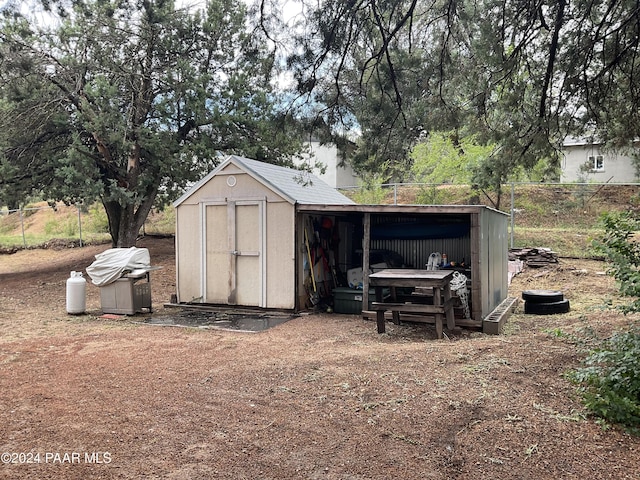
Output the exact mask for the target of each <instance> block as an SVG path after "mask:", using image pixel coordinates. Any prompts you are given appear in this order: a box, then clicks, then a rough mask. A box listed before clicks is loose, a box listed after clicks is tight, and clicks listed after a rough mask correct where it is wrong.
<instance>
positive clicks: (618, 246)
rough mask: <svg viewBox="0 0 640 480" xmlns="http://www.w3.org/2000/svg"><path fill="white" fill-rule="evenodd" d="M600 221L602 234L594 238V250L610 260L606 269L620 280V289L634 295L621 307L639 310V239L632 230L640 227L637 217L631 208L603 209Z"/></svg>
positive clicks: (630, 295) (635, 230) (623, 293)
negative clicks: (614, 210) (606, 210)
mask: <svg viewBox="0 0 640 480" xmlns="http://www.w3.org/2000/svg"><path fill="white" fill-rule="evenodd" d="M601 222H602V224H603V226H604V230H605V234H604V236H603V238H602V239H601V240H596V241H594V247H595V249H596V250H597V251H599V252H601V253H603V254H604V255H605V256H606V257H607V260H608V262H609V267H608V272H609V273H610V274H611V275H613V277H614V278H615V279H616V280H617V281H618V282H619V288H620V293H621V294H622V295H625V296H628V297H636V299H635V300H633V301H632V302H631V303H630V304H628V305H625V306H623V307H621V308H622V310H623V311H624V312H625V313H629V312H638V311H640V299H638V297H640V270H639V267H640V243H639V242H638V240H637V239H636V238H635V232H637V231H638V230H640V219H638V218H637V216H636V215H634V214H633V213H632V212H618V213H606V214H604V215H603V216H602V218H601Z"/></svg>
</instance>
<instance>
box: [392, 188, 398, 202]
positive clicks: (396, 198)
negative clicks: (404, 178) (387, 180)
mask: <svg viewBox="0 0 640 480" xmlns="http://www.w3.org/2000/svg"><path fill="white" fill-rule="evenodd" d="M393 204H394V205H397V204H398V184H397V183H394V184H393Z"/></svg>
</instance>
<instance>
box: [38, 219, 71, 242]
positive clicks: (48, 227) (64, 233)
mask: <svg viewBox="0 0 640 480" xmlns="http://www.w3.org/2000/svg"><path fill="white" fill-rule="evenodd" d="M78 232H79V225H78V219H77V218H76V217H66V218H64V219H63V220H62V221H60V219H57V218H52V219H50V220H47V222H46V223H45V225H44V233H45V234H46V235H47V236H48V237H50V238H54V237H58V236H61V237H63V238H73V237H77V236H78Z"/></svg>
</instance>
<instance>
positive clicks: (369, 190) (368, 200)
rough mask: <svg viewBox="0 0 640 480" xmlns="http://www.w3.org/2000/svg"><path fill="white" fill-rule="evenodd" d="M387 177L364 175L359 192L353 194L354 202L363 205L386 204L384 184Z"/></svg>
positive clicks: (372, 174) (374, 174) (373, 174)
mask: <svg viewBox="0 0 640 480" xmlns="http://www.w3.org/2000/svg"><path fill="white" fill-rule="evenodd" d="M384 181H385V177H384V176H383V174H376V173H371V174H364V175H363V176H362V179H361V180H360V185H359V187H360V188H358V190H357V191H356V192H355V193H354V194H353V197H352V199H353V201H354V202H356V203H360V204H363V205H379V204H381V203H384V199H385V198H386V196H387V192H386V190H385V188H384V187H383V186H382V185H383V184H384Z"/></svg>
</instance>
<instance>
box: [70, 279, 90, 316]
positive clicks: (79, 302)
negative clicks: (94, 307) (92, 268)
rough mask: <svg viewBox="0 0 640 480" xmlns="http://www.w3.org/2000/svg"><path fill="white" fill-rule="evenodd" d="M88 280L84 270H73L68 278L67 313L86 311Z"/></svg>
mask: <svg viewBox="0 0 640 480" xmlns="http://www.w3.org/2000/svg"><path fill="white" fill-rule="evenodd" d="M86 290H87V281H86V280H85V279H84V277H83V276H82V272H71V276H70V277H69V278H68V279H67V313H70V314H80V313H84V312H85V310H86V308H87V306H86V303H87V302H86Z"/></svg>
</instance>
